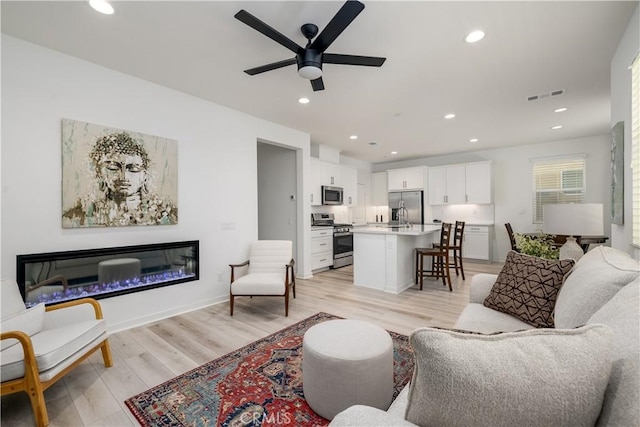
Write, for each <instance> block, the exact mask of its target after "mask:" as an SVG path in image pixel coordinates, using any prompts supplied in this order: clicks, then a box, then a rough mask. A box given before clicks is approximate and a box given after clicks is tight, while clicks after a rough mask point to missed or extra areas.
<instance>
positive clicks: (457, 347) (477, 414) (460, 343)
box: [330, 246, 640, 426]
mask: <svg viewBox="0 0 640 427" xmlns="http://www.w3.org/2000/svg"><path fill="white" fill-rule="evenodd" d="M503 271H504V270H503ZM497 278H498V275H491V274H478V275H476V276H474V277H473V279H472V281H471V288H470V302H469V304H468V305H467V306H466V307H465V309H464V311H463V312H462V314H461V315H460V317H459V318H458V320H457V322H456V325H455V328H456V329H460V330H467V331H475V332H478V333H481V334H469V333H462V332H460V331H447V330H439V329H435V328H420V329H418V330H416V331H414V332H413V333H412V335H411V343H412V346H414V351H415V353H416V371H415V372H414V377H413V379H412V381H411V383H410V384H408V385H407V387H405V389H404V390H403V391H402V392H401V393H400V394H399V395H398V397H397V398H396V399H395V400H394V402H393V403H392V404H391V406H390V407H389V409H388V410H387V411H386V412H385V411H381V410H379V409H375V408H371V407H367V406H362V405H356V406H352V407H350V408H348V409H346V410H345V411H343V412H341V413H339V414H338V415H336V417H335V418H334V419H333V421H332V422H331V424H330V425H331V426H364V425H367V426H373V425H375V426H402V425H439V426H449V425H488V423H490V424H491V425H517V424H520V425H527V426H529V425H594V424H595V425H598V426H638V425H640V342H639V341H640V325H639V323H640V263H638V262H637V261H636V260H634V259H632V258H631V257H630V256H629V255H627V254H626V253H624V252H621V251H618V250H615V249H612V248H609V247H603V246H599V247H596V248H594V249H592V250H591V251H589V252H588V253H587V254H585V256H583V257H582V258H581V259H580V260H579V261H578V262H577V263H576V264H575V266H574V267H573V269H572V270H571V272H570V273H569V274H568V275H566V276H565V280H564V283H563V284H562V285H561V287H560V290H559V293H557V299H556V301H555V310H554V312H553V320H554V322H555V328H543V329H536V328H534V327H533V326H531V325H530V324H528V323H525V322H523V321H521V320H519V319H517V318H515V317H513V316H511V315H509V314H506V313H503V312H499V311H496V310H493V309H491V308H488V307H486V306H485V305H484V304H483V303H484V301H485V298H486V297H487V296H488V295H489V293H490V291H491V289H492V287H493V285H494V282H495V281H496V279H497ZM603 325H605V326H603ZM497 332H503V333H497ZM539 379H540V381H541V383H540V386H539V387H538V385H537V384H538V383H535V381H538V380H539ZM520 381H522V382H523V383H525V384H527V385H526V386H525V390H518V388H517V385H516V386H514V384H516V383H518V382H520ZM527 381H529V382H528V383H527ZM532 381H533V382H534V383H533V384H534V386H532V385H531V384H532V383H531V382H532ZM554 381H557V382H556V383H554ZM503 386H504V387H503ZM514 387H515V390H516V391H515V392H514V391H513V390H514ZM545 387H546V389H545ZM507 388H508V391H505V390H504V389H507ZM549 388H550V389H551V394H552V396H549V395H548V394H549V391H548V390H549ZM538 390H546V391H545V393H547V396H542V399H541V400H540V399H538V398H540V396H536V393H537V392H538ZM519 393H520V394H519ZM536 399H538V400H536ZM500 408H503V409H502V410H503V412H502V413H501V412H500V411H501V409H500ZM504 408H508V409H507V410H506V411H505V410H504ZM527 411H529V412H532V413H527ZM571 411H576V412H575V413H574V414H571ZM555 412H557V413H559V414H556V413H555ZM555 416H558V417H560V418H558V419H557V420H554V418H553V417H555ZM563 416H564V417H565V418H562V417H563ZM528 417H532V418H528ZM566 417H569V418H566ZM407 419H410V420H412V421H415V424H414V423H412V422H409V421H407ZM487 420H489V421H487Z"/></svg>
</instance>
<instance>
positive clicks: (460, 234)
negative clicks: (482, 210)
mask: <svg viewBox="0 0 640 427" xmlns="http://www.w3.org/2000/svg"><path fill="white" fill-rule="evenodd" d="M464 225H465V222H464V221H456V225H455V227H454V230H453V244H452V245H449V249H450V250H451V252H452V254H453V262H452V263H449V268H451V267H453V268H454V269H455V270H456V276H458V275H459V273H458V269H460V273H461V274H462V280H464V267H463V266H462V241H463V240H464ZM438 246H440V244H439V243H434V244H433V247H434V248H435V247H438Z"/></svg>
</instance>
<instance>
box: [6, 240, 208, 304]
mask: <svg viewBox="0 0 640 427" xmlns="http://www.w3.org/2000/svg"><path fill="white" fill-rule="evenodd" d="M17 276H18V277H17V278H18V285H19V286H20V291H21V293H22V297H23V299H24V301H25V304H26V305H27V307H31V306H33V305H36V304H38V303H40V302H44V303H45V304H47V305H50V304H57V303H60V302H64V301H71V300H75V299H79V298H86V297H91V298H96V299H99V298H106V297H111V296H115V295H123V294H127V293H131V292H138V291H142V290H146V289H151V288H157V287H161V286H168V285H174V284H177V283H184V282H189V281H193V280H198V278H199V242H198V241H197V240H196V241H187V242H172V243H160V244H152V245H137V246H123V247H117V248H103V249H91V250H80V251H67V252H50V253H42V254H30V255H18V257H17Z"/></svg>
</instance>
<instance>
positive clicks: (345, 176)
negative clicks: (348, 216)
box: [340, 166, 358, 207]
mask: <svg viewBox="0 0 640 427" xmlns="http://www.w3.org/2000/svg"><path fill="white" fill-rule="evenodd" d="M340 182H341V184H342V185H341V186H342V189H343V190H344V194H343V204H344V206H348V207H354V206H356V205H357V204H358V170H357V169H355V168H352V167H349V166H342V167H341V169H340Z"/></svg>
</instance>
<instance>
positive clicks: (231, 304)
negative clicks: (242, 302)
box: [229, 294, 233, 316]
mask: <svg viewBox="0 0 640 427" xmlns="http://www.w3.org/2000/svg"><path fill="white" fill-rule="evenodd" d="M229 311H230V312H231V316H233V294H229Z"/></svg>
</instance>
